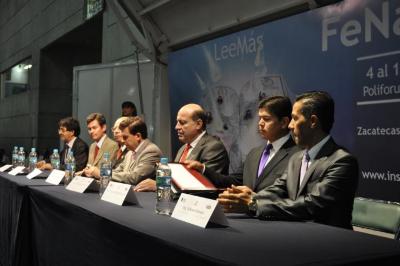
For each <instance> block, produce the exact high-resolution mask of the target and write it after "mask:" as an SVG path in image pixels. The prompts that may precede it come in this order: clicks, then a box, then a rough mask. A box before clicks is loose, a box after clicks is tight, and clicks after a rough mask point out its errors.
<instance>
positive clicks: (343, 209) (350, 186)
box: [218, 92, 358, 229]
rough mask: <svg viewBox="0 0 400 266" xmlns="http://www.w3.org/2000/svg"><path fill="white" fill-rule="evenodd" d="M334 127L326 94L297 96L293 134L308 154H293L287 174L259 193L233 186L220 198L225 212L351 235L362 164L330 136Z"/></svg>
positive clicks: (332, 114) (329, 102)
mask: <svg viewBox="0 0 400 266" xmlns="http://www.w3.org/2000/svg"><path fill="white" fill-rule="evenodd" d="M333 122H334V102H333V99H332V98H331V97H330V95H329V94H328V93H326V92H308V93H304V94H302V95H300V96H298V97H297V98H296V102H295V104H294V105H293V111H292V120H291V122H290V124H289V128H290V129H291V131H292V134H293V137H294V140H295V142H296V144H297V145H299V146H300V147H302V148H304V149H305V150H304V151H300V152H298V153H295V154H294V155H293V156H292V157H291V158H290V160H289V165H288V168H287V171H286V173H285V174H283V175H282V176H281V177H280V178H278V179H277V180H276V181H275V183H274V184H273V185H272V186H270V187H267V188H265V189H264V190H262V191H260V192H259V193H257V194H254V193H252V192H251V191H250V190H249V189H247V188H246V187H235V186H233V187H232V188H230V189H228V190H227V191H225V192H224V193H222V194H220V196H219V199H218V201H219V202H220V204H222V205H223V207H224V210H225V211H226V212H247V213H248V214H250V215H253V216H256V217H259V218H262V219H284V220H310V221H314V222H318V223H323V224H328V225H333V226H338V227H343V228H348V229H351V218H352V216H351V213H352V209H353V200H354V194H355V191H356V188H357V183H358V163H357V160H356V158H355V157H354V156H352V155H351V154H349V153H348V152H347V151H346V150H345V149H343V148H342V147H340V146H338V145H337V144H336V143H335V142H334V140H333V139H332V137H331V136H330V135H329V133H330V130H331V128H332V125H333Z"/></svg>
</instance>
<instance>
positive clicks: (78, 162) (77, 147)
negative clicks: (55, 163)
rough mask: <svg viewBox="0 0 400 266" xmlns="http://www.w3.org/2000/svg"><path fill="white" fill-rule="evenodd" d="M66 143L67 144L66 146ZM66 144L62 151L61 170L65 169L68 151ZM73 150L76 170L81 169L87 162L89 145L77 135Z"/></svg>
mask: <svg viewBox="0 0 400 266" xmlns="http://www.w3.org/2000/svg"><path fill="white" fill-rule="evenodd" d="M66 145H67V144H65V146H66ZM65 146H64V149H63V150H62V151H61V153H60V165H61V170H65V156H66V154H65V153H66V151H67V150H66V147H65ZM71 151H72V152H73V153H74V158H75V167H76V171H81V170H82V169H83V168H85V166H86V164H87V161H88V152H89V147H88V145H87V144H86V142H84V141H83V140H81V139H80V138H78V137H77V138H76V139H75V141H74V145H72V148H71Z"/></svg>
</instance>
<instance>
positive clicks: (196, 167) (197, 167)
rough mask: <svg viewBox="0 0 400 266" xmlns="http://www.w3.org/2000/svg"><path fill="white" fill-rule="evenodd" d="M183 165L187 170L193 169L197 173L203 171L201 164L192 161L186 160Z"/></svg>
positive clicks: (203, 167)
mask: <svg viewBox="0 0 400 266" xmlns="http://www.w3.org/2000/svg"><path fill="white" fill-rule="evenodd" d="M184 164H185V165H186V167H187V168H189V169H194V170H196V171H197V172H200V173H203V172H204V169H205V167H206V166H205V165H204V164H202V163H201V162H199V161H193V160H186V161H184Z"/></svg>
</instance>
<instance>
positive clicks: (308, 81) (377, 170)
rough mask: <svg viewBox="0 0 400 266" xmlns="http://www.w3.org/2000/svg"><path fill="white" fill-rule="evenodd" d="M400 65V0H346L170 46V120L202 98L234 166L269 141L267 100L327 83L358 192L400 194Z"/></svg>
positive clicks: (394, 197) (381, 195)
mask: <svg viewBox="0 0 400 266" xmlns="http://www.w3.org/2000/svg"><path fill="white" fill-rule="evenodd" d="M399 72H400V0H392V1H378V0H348V1H343V2H341V3H339V4H335V5H331V6H327V7H324V8H320V9H316V10H313V11H310V12H306V13H303V14H300V15H296V16H292V17H289V18H285V19H282V20H279V21H274V22H271V23H267V24H264V25H261V26H258V27H255V28H251V29H248V30H245V31H241V32H238V33H235V34H231V35H228V36H224V37H221V38H218V39H215V40H212V41H208V42H205V43H201V44H199V45H196V46H192V47H190V48H186V49H182V50H179V51H176V52H174V53H172V54H171V55H170V57H169V80H170V92H171V95H170V97H171V115H172V121H175V118H176V113H177V111H178V110H179V108H180V107H181V106H182V105H184V104H186V103H189V102H195V103H199V104H201V105H202V106H203V107H204V108H205V109H206V110H207V111H208V112H210V114H211V116H212V121H211V123H210V124H209V125H208V132H209V133H211V134H213V135H217V136H219V137H220V138H221V139H222V141H223V142H224V144H225V146H226V147H227V149H228V151H229V155H230V159H231V167H230V168H231V169H230V171H231V172H237V171H240V169H241V165H242V162H243V161H244V158H245V156H246V155H247V153H248V152H249V150H250V149H251V148H253V147H255V146H257V145H260V144H262V143H263V141H262V140H261V138H260V137H259V136H258V133H257V123H258V117H257V111H258V102H259V100H260V99H262V98H263V97H268V96H272V95H287V96H289V97H290V98H291V99H294V98H295V96H296V95H298V94H300V93H302V92H304V91H308V90H326V91H328V92H329V93H330V94H331V95H332V97H333V98H334V100H335V102H336V113H335V118H336V121H335V124H334V128H333V130H332V132H331V134H332V136H333V137H334V139H335V140H336V142H337V143H339V144H340V145H343V146H344V147H346V148H347V149H348V150H350V151H351V152H352V153H353V154H355V155H356V156H357V157H358V160H359V163H360V167H361V171H360V182H359V188H358V195H359V196H364V197H369V198H375V199H383V200H391V201H398V202H399V201H400V159H399V158H400V123H399V122H400V112H399V111H400V108H399V107H400V73H399ZM175 135H176V134H173V136H175ZM173 144H174V146H175V149H176V148H177V147H178V146H179V143H178V141H177V139H176V138H174V139H173Z"/></svg>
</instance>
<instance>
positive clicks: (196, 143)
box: [135, 103, 229, 191]
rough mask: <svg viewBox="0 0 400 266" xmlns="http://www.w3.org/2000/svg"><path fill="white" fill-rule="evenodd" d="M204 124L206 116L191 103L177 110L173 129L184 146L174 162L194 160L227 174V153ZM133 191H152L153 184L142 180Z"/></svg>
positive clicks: (150, 181)
mask: <svg viewBox="0 0 400 266" xmlns="http://www.w3.org/2000/svg"><path fill="white" fill-rule="evenodd" d="M206 124H207V115H206V113H205V111H204V110H203V108H202V107H201V106H200V105H198V104H194V103H191V104H187V105H184V106H183V107H182V108H181V109H179V111H178V114H177V117H176V125H175V129H176V131H177V134H178V138H179V140H180V141H181V142H182V143H184V144H185V145H183V146H182V147H181V148H180V149H179V150H178V153H177V155H176V157H175V162H177V163H178V162H179V163H187V161H188V160H196V161H199V162H201V163H203V164H204V165H205V166H207V168H210V169H212V170H213V171H215V172H217V173H222V174H228V170H229V157H228V152H227V151H226V149H225V146H224V144H223V143H222V142H221V141H220V140H219V139H217V138H215V137H213V136H210V135H208V134H207V132H206ZM135 189H136V190H137V191H148V190H150V191H154V190H155V182H154V181H153V180H144V181H142V182H141V183H139V184H138V185H137V187H136V188H135Z"/></svg>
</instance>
